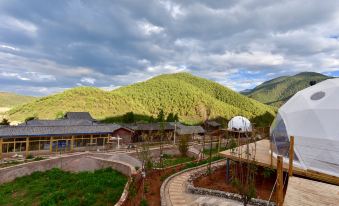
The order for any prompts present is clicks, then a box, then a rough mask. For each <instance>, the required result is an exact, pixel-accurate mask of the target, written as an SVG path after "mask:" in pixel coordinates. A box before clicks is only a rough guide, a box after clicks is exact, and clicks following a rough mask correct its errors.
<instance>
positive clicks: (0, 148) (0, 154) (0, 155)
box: [0, 138, 2, 160]
mask: <svg viewBox="0 0 339 206" xmlns="http://www.w3.org/2000/svg"><path fill="white" fill-rule="evenodd" d="M1 159H2V138H0V160H1Z"/></svg>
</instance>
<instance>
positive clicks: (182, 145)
mask: <svg viewBox="0 0 339 206" xmlns="http://www.w3.org/2000/svg"><path fill="white" fill-rule="evenodd" d="M187 139H188V138H187V136H182V137H181V138H180V141H179V151H180V154H181V156H183V157H186V156H187V152H188V140H187Z"/></svg>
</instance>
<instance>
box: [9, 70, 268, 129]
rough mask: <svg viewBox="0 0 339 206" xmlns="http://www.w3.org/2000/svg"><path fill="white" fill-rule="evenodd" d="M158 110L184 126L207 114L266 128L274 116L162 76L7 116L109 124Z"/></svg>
mask: <svg viewBox="0 0 339 206" xmlns="http://www.w3.org/2000/svg"><path fill="white" fill-rule="evenodd" d="M160 108H161V109H163V110H164V112H165V114H168V113H170V112H173V113H178V115H179V117H180V120H182V121H184V122H186V123H196V122H199V121H202V120H203V119H205V118H206V110H207V108H209V109H210V110H211V117H212V118H213V117H219V116H221V117H223V118H226V119H230V118H231V117H233V116H234V115H244V116H247V117H249V118H257V120H258V121H259V120H261V119H265V120H266V121H267V122H266V123H267V124H268V122H269V121H271V120H272V118H273V115H274V109H273V108H272V107H270V106H267V105H264V104H262V103H259V102H257V101H256V100H253V99H250V98H248V97H246V96H243V95H241V94H239V93H237V92H234V91H232V90H230V89H228V88H226V87H224V86H222V85H220V84H218V83H215V82H213V81H210V80H206V79H203V78H199V77H195V76H193V75H191V74H188V73H177V74H166V75H160V76H157V77H154V78H152V79H150V80H148V81H145V82H141V83H136V84H132V85H129V86H125V87H121V88H119V89H116V90H113V91H103V90H100V89H97V88H91V87H78V88H74V89H70V90H67V91H65V92H63V93H60V94H56V95H52V96H48V97H44V98H40V99H38V100H36V101H34V102H32V103H28V104H26V105H22V106H19V107H16V108H14V109H12V110H11V111H9V112H8V114H9V116H10V119H11V120H19V121H22V120H24V119H25V118H26V117H29V116H37V117H38V118H49V119H53V118H55V117H56V116H57V114H58V113H60V112H67V111H88V112H90V113H91V114H92V115H93V116H94V117H95V118H98V119H105V118H108V117H114V116H119V115H123V114H125V113H126V112H129V111H133V112H134V113H136V114H140V115H146V116H149V115H151V116H156V115H157V114H158V112H159V109H160Z"/></svg>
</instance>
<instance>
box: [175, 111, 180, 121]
mask: <svg viewBox="0 0 339 206" xmlns="http://www.w3.org/2000/svg"><path fill="white" fill-rule="evenodd" d="M174 121H177V122H178V121H179V116H178V113H176V114H175V115H174Z"/></svg>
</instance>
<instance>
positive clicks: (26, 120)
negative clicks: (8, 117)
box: [25, 116, 38, 122]
mask: <svg viewBox="0 0 339 206" xmlns="http://www.w3.org/2000/svg"><path fill="white" fill-rule="evenodd" d="M34 119H38V117H37V116H33V117H27V118H26V119H25V122H28V121H31V120H34Z"/></svg>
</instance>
